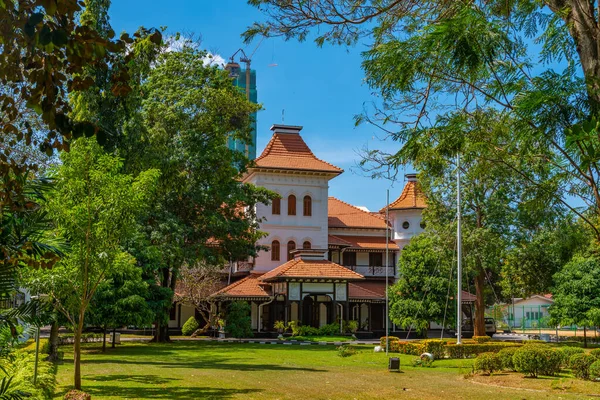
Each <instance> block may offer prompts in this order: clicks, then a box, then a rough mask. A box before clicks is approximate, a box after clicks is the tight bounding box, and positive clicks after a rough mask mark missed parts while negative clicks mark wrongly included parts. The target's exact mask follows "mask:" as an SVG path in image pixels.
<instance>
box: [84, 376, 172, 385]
mask: <svg viewBox="0 0 600 400" xmlns="http://www.w3.org/2000/svg"><path fill="white" fill-rule="evenodd" d="M85 379H86V380H90V381H96V382H115V381H116V382H135V383H145V384H149V385H163V384H165V383H169V382H172V381H180V380H181V379H177V378H165V377H162V376H158V375H114V374H113V375H96V376H86V377H85Z"/></svg>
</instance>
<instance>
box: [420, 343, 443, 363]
mask: <svg viewBox="0 0 600 400" xmlns="http://www.w3.org/2000/svg"><path fill="white" fill-rule="evenodd" d="M421 344H422V345H423V351H424V352H425V353H431V354H433V356H434V357H435V359H436V360H439V359H441V358H444V356H445V354H446V342H444V341H442V340H439V339H429V340H423V341H422V342H421Z"/></svg>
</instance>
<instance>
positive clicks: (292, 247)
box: [287, 240, 296, 261]
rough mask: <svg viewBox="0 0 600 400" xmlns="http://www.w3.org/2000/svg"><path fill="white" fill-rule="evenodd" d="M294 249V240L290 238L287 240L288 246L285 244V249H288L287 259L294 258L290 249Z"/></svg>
mask: <svg viewBox="0 0 600 400" xmlns="http://www.w3.org/2000/svg"><path fill="white" fill-rule="evenodd" d="M294 250H296V242H294V241H293V240H290V241H289V242H288V246H287V251H288V261H290V260H293V259H294V255H293V254H292V251H294Z"/></svg>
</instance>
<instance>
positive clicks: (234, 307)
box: [225, 301, 252, 338]
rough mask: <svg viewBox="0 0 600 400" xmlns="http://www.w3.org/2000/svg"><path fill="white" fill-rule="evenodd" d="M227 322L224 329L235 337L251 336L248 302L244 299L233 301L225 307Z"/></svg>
mask: <svg viewBox="0 0 600 400" xmlns="http://www.w3.org/2000/svg"><path fill="white" fill-rule="evenodd" d="M226 321H227V323H226V324H225V331H226V332H227V333H228V334H230V335H231V336H233V337H235V338H244V337H251V336H252V319H251V318H250V304H248V303H246V302H245V301H234V302H232V303H230V304H229V307H227V317H226Z"/></svg>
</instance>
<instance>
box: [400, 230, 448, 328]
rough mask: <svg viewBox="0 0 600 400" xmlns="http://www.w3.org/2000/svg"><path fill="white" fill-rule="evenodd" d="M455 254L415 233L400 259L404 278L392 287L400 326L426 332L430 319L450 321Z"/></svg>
mask: <svg viewBox="0 0 600 400" xmlns="http://www.w3.org/2000/svg"><path fill="white" fill-rule="evenodd" d="M451 259H452V257H451V255H449V254H446V249H445V248H444V247H442V246H438V242H436V241H435V240H434V238H432V237H430V236H426V235H419V236H416V237H414V238H413V239H412V240H411V241H410V243H409V245H408V246H406V247H404V249H403V250H402V253H401V254H400V259H399V260H398V274H399V276H400V278H399V279H398V281H397V282H396V283H395V284H394V285H393V286H391V287H390V289H389V296H390V318H391V320H392V321H393V322H394V323H395V324H396V325H398V326H401V327H403V328H408V327H410V326H412V327H415V328H416V329H417V330H419V331H421V332H423V331H424V330H426V329H427V327H428V326H429V322H430V321H435V322H438V323H440V324H441V323H442V322H443V320H444V315H446V317H447V319H446V323H448V322H450V316H451V315H453V312H452V310H451V308H452V304H451V302H447V294H448V290H447V289H448V273H447V271H449V268H450V265H449V261H450V260H451Z"/></svg>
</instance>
